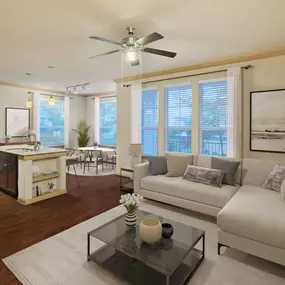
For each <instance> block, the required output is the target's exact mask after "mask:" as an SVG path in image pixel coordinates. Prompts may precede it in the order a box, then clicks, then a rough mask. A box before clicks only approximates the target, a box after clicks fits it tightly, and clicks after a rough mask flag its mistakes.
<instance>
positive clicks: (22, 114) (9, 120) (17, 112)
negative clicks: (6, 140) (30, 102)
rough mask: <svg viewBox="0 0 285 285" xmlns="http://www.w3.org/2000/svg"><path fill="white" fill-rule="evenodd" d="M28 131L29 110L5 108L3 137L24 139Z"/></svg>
mask: <svg viewBox="0 0 285 285" xmlns="http://www.w3.org/2000/svg"><path fill="white" fill-rule="evenodd" d="M29 130H30V109H28V108H11V107H7V108H5V136H9V137H11V138H21V137H26V136H27V135H28V134H29Z"/></svg>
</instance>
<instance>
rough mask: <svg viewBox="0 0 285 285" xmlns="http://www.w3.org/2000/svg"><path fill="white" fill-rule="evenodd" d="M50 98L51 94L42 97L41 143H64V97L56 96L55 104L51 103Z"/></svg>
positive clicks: (54, 144) (44, 144)
mask: <svg viewBox="0 0 285 285" xmlns="http://www.w3.org/2000/svg"><path fill="white" fill-rule="evenodd" d="M48 99H49V96H44V95H43V96H41V97H40V141H41V145H43V146H57V145H64V98H63V97H54V99H55V103H54V105H50V104H49V103H48Z"/></svg>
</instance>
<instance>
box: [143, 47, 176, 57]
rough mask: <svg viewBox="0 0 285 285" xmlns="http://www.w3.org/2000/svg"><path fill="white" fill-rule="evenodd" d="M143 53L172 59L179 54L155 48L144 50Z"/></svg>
mask: <svg viewBox="0 0 285 285" xmlns="http://www.w3.org/2000/svg"><path fill="white" fill-rule="evenodd" d="M143 51H144V52H147V53H152V54H157V55H162V56H166V57H171V58H173V57H175V56H176V54H177V53H176V52H171V51H167V50H161V49H155V48H144V49H143Z"/></svg>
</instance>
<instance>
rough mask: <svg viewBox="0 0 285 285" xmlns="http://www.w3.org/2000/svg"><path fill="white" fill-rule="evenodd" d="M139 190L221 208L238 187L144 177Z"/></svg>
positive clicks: (162, 176) (179, 179)
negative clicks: (219, 186)
mask: <svg viewBox="0 0 285 285" xmlns="http://www.w3.org/2000/svg"><path fill="white" fill-rule="evenodd" d="M141 188H142V189H145V190H150V191H155V192H158V193H162V194H166V195H170V196H174V197H178V198H183V199H187V200H191V201H195V202H199V203H203V204H207V205H212V206H215V207H219V208H222V207H224V205H225V204H226V203H227V202H228V201H229V200H230V199H231V197H232V196H233V195H234V193H235V192H236V191H237V189H238V188H239V186H230V185H222V187H221V188H218V187H214V186H209V185H205V184H200V183H196V182H191V181H186V180H183V179H182V177H166V176H164V175H158V176H146V177H144V178H142V179H141Z"/></svg>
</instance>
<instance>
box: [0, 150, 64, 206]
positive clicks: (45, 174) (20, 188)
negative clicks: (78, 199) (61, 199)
mask: <svg viewBox="0 0 285 285" xmlns="http://www.w3.org/2000/svg"><path fill="white" fill-rule="evenodd" d="M35 170H36V171H35ZM51 186H53V187H51ZM0 189H1V190H2V191H3V192H5V193H6V194H8V195H10V196H12V197H14V198H16V199H17V200H18V201H19V202H20V203H21V204H24V205H28V204H32V203H36V202H39V201H42V200H45V199H49V198H52V197H55V196H58V195H62V194H65V193H66V152H65V150H64V149H57V148H46V147H41V148H40V149H39V150H34V148H33V146H32V145H13V146H11V145H7V146H0Z"/></svg>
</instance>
